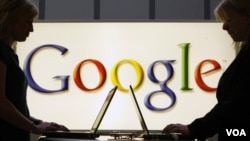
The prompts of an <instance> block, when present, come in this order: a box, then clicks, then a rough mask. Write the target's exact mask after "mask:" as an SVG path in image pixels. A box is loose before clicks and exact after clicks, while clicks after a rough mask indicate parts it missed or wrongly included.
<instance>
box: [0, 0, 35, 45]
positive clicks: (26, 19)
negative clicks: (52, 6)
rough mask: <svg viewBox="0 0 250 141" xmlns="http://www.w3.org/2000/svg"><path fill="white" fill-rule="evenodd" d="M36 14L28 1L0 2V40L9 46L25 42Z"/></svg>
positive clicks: (8, 0)
mask: <svg viewBox="0 0 250 141" xmlns="http://www.w3.org/2000/svg"><path fill="white" fill-rule="evenodd" d="M37 14H38V9H37V7H36V6H35V5H34V4H33V3H32V2H31V1H29V0H0V17H1V18H0V39H1V40H4V41H5V42H7V43H9V44H12V43H13V42H16V41H25V40H26V38H27V37H28V35H29V32H32V31H33V25H32V23H33V20H34V19H35V17H36V16H37Z"/></svg>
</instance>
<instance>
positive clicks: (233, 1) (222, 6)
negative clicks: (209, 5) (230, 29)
mask: <svg viewBox="0 0 250 141" xmlns="http://www.w3.org/2000/svg"><path fill="white" fill-rule="evenodd" d="M232 10H233V11H235V12H237V13H239V14H243V15H244V14H245V15H249V14H250V0H222V1H221V2H220V3H219V5H218V6H217V7H216V8H215V10H214V15H215V17H216V19H218V20H219V21H222V22H227V20H229V19H230V17H229V15H228V12H229V11H232ZM234 44H235V47H236V48H240V47H241V46H242V45H244V44H245V42H234Z"/></svg>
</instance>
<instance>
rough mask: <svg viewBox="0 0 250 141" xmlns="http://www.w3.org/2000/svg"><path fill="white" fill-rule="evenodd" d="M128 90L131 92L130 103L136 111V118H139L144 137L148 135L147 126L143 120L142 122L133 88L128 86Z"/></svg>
mask: <svg viewBox="0 0 250 141" xmlns="http://www.w3.org/2000/svg"><path fill="white" fill-rule="evenodd" d="M129 88H130V91H131V98H132V101H133V103H134V106H135V109H136V113H137V116H138V118H139V120H140V123H141V126H142V129H143V132H144V134H145V135H149V131H148V127H147V125H146V122H145V120H144V118H143V115H142V112H141V109H140V107H139V104H138V102H137V99H136V97H135V93H134V90H133V88H132V86H131V85H130V86H129Z"/></svg>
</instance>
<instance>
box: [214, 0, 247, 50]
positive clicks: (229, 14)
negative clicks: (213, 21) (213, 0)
mask: <svg viewBox="0 0 250 141" xmlns="http://www.w3.org/2000/svg"><path fill="white" fill-rule="evenodd" d="M214 14H215V17H216V18H217V19H219V20H220V21H222V22H223V29H224V30H227V32H228V34H229V35H230V36H231V37H232V39H233V41H234V42H235V43H236V46H241V45H242V44H245V43H246V42H249V41H250V0H222V1H221V2H220V4H219V5H218V6H217V7H216V8H215V11H214Z"/></svg>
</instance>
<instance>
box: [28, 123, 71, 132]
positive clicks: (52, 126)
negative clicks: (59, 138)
mask: <svg viewBox="0 0 250 141" xmlns="http://www.w3.org/2000/svg"><path fill="white" fill-rule="evenodd" d="M45 131H69V129H68V128H67V127H65V126H63V125H60V124H57V123H54V122H42V123H40V124H38V125H36V126H35V127H34V129H33V130H32V133H34V134H42V133H43V132H45Z"/></svg>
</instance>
